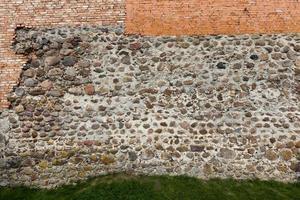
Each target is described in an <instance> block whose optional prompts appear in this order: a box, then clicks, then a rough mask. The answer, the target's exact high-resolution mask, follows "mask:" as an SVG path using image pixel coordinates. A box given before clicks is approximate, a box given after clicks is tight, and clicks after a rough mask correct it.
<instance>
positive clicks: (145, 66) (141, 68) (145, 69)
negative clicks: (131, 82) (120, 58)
mask: <svg viewBox="0 0 300 200" xmlns="http://www.w3.org/2000/svg"><path fill="white" fill-rule="evenodd" d="M139 69H140V70H141V71H148V70H149V67H148V66H147V65H140V66H139Z"/></svg>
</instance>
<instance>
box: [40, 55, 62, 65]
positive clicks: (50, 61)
mask: <svg viewBox="0 0 300 200" xmlns="http://www.w3.org/2000/svg"><path fill="white" fill-rule="evenodd" d="M44 62H45V65H46V66H54V65H57V64H59V63H60V57H59V56H49V57H46V58H45V61H44Z"/></svg>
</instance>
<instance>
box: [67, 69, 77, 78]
mask: <svg viewBox="0 0 300 200" xmlns="http://www.w3.org/2000/svg"><path fill="white" fill-rule="evenodd" d="M65 74H66V75H67V76H71V77H75V76H76V69H75V68H73V67H68V68H67V69H66V71H65Z"/></svg>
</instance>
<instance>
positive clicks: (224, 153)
mask: <svg viewBox="0 0 300 200" xmlns="http://www.w3.org/2000/svg"><path fill="white" fill-rule="evenodd" d="M235 156H236V153H235V151H234V150H231V149H228V148H221V149H220V157H222V158H225V159H233V158H235Z"/></svg>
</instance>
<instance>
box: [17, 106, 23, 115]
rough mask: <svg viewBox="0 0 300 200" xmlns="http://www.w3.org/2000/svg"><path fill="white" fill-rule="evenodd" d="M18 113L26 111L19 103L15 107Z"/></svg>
mask: <svg viewBox="0 0 300 200" xmlns="http://www.w3.org/2000/svg"><path fill="white" fill-rule="evenodd" d="M15 111H16V113H21V112H23V111H24V107H23V106H22V105H18V106H16V107H15Z"/></svg>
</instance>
